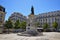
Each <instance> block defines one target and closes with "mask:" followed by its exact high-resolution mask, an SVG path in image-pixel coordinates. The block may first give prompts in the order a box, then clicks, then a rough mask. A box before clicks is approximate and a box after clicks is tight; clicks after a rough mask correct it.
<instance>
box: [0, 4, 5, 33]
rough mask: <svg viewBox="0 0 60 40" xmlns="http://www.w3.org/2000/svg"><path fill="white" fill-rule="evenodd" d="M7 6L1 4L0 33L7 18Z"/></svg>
mask: <svg viewBox="0 0 60 40" xmlns="http://www.w3.org/2000/svg"><path fill="white" fill-rule="evenodd" d="M5 14H6V13H5V8H4V7H2V6H1V5H0V33H2V32H3V24H4V20H5Z"/></svg>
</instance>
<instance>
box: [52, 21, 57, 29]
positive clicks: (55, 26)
mask: <svg viewBox="0 0 60 40" xmlns="http://www.w3.org/2000/svg"><path fill="white" fill-rule="evenodd" d="M52 26H53V27H54V28H55V29H56V30H57V27H58V23H57V22H53V24H52Z"/></svg>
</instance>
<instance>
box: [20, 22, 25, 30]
mask: <svg viewBox="0 0 60 40" xmlns="http://www.w3.org/2000/svg"><path fill="white" fill-rule="evenodd" d="M21 28H22V29H26V22H25V21H23V22H22V23H21Z"/></svg>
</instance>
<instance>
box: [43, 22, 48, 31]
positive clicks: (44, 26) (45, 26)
mask: <svg viewBox="0 0 60 40" xmlns="http://www.w3.org/2000/svg"><path fill="white" fill-rule="evenodd" d="M47 28H48V24H47V23H45V24H44V25H43V29H44V31H46V29H47Z"/></svg>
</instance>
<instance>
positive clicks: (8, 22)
mask: <svg viewBox="0 0 60 40" xmlns="http://www.w3.org/2000/svg"><path fill="white" fill-rule="evenodd" d="M4 26H5V27H6V28H7V29H8V33H9V29H10V28H13V24H12V22H11V20H10V19H8V21H6V22H5V24H4Z"/></svg>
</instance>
